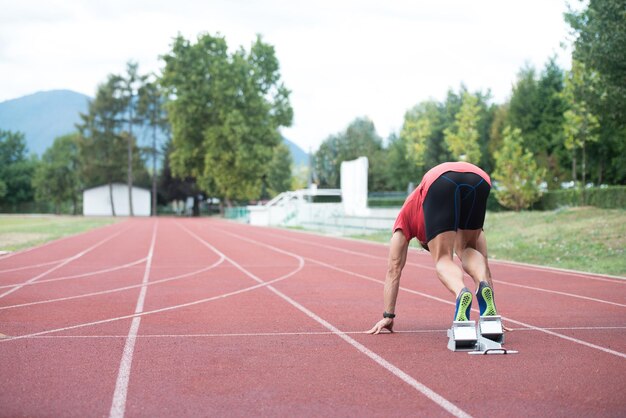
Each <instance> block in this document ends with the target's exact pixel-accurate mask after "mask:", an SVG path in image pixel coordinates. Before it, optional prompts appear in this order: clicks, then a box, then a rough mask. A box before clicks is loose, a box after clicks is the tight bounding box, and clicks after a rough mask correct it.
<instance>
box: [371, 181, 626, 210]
mask: <svg viewBox="0 0 626 418" xmlns="http://www.w3.org/2000/svg"><path fill="white" fill-rule="evenodd" d="M405 198H406V196H405V197H398V196H393V197H384V196H376V197H370V198H369V199H368V200H367V204H368V205H369V207H371V208H390V207H398V208H399V207H401V206H402V204H403V203H404V200H405ZM563 206H596V207H599V208H603V209H626V186H606V187H593V188H589V189H584V190H581V189H568V190H551V191H549V192H546V193H544V194H543V196H542V197H541V199H540V200H539V201H538V202H536V203H535V204H534V205H532V209H533V210H554V209H558V208H560V207H563ZM487 210H488V211H491V212H500V211H503V210H507V209H506V208H505V207H503V206H502V205H501V204H500V203H498V201H497V200H496V197H495V195H494V193H491V194H489V199H488V200H487Z"/></svg>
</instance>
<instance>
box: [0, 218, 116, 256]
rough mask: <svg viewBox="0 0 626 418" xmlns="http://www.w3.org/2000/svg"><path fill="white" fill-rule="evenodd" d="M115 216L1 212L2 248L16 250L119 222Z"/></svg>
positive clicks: (1, 249)
mask: <svg viewBox="0 0 626 418" xmlns="http://www.w3.org/2000/svg"><path fill="white" fill-rule="evenodd" d="M118 220H119V219H115V218H83V217H81V216H51V215H0V251H17V250H21V249H23V248H28V247H33V246H35V245H39V244H43V243H44V242H47V241H52V240H55V239H58V238H62V237H65V236H67V235H74V234H78V233H80V232H84V231H87V230H89V229H92V228H97V227H99V226H103V225H108V224H111V223H113V222H117V221H118Z"/></svg>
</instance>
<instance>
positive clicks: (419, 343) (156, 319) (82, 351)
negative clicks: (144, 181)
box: [0, 219, 626, 417]
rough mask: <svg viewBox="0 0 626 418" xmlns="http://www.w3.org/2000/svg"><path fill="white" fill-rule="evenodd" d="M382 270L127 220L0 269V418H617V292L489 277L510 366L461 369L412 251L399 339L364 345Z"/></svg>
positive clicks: (622, 303) (553, 274) (210, 223)
mask: <svg viewBox="0 0 626 418" xmlns="http://www.w3.org/2000/svg"><path fill="white" fill-rule="evenodd" d="M386 257H387V248H386V247H385V246H383V245H376V244H370V243H364V242H357V241H349V240H341V239H334V238H328V237H320V236H315V235H310V234H303V233H298V232H292V231H286V230H277V229H267V228H254V227H250V226H247V225H240V224H234V223H229V222H224V221H218V220H207V219H193V220H192V219H181V220H177V219H159V220H153V219H134V220H129V221H127V222H123V223H120V224H116V225H113V226H110V227H106V228H101V229H97V230H94V231H91V232H88V233H86V234H82V235H78V236H74V237H71V238H67V239H64V240H61V241H57V242H54V243H51V244H48V245H45V246H42V247H39V248H35V249H32V250H30V251H26V252H22V253H16V254H14V255H10V256H8V257H6V256H5V257H3V258H0V332H1V333H4V334H6V335H8V336H10V337H11V338H8V339H3V340H0V353H1V358H0V416H81V417H82V416H106V415H110V416H123V415H126V416H129V417H134V416H150V417H154V416H385V417H390V416H402V417H406V416H420V415H421V416H424V415H426V416H447V415H450V414H452V415H457V416H466V415H473V416H502V417H505V416H506V417H509V416H542V417H543V416H547V415H549V416H551V417H557V416H568V417H571V416H626V332H624V331H625V330H626V315H625V313H626V280H622V279H619V278H611V277H602V276H594V275H586V274H579V273H570V272H563V271H555V270H547V269H540V268H535V267H530V266H520V265H511V264H505V263H495V262H494V263H493V264H492V271H493V273H494V279H495V286H496V287H495V290H496V298H497V302H498V308H499V310H500V313H501V314H502V315H503V316H504V317H505V318H506V323H507V325H508V326H510V327H512V328H514V329H515V330H514V332H511V333H508V334H507V335H506V344H505V346H506V347H508V348H511V349H515V350H519V352H520V354H517V355H507V356H469V355H468V354H467V353H462V352H456V353H454V352H451V351H449V350H448V349H447V348H446V344H447V337H446V332H445V330H446V328H447V327H449V325H450V321H451V317H452V314H453V309H454V307H453V303H452V297H451V296H450V295H449V294H448V293H447V291H446V290H445V289H444V288H443V286H442V285H441V284H440V283H439V281H438V280H437V279H436V276H435V274H434V271H433V267H432V261H431V260H430V257H429V256H428V255H427V254H424V253H421V252H417V251H415V252H410V254H409V260H408V265H407V267H406V269H405V273H404V277H403V279H402V283H401V286H402V290H401V292H400V296H399V300H398V307H397V313H398V318H397V320H396V326H395V327H396V331H398V332H396V333H394V334H385V335H378V336H371V335H367V334H363V333H362V331H364V330H367V329H369V328H370V327H371V326H372V325H373V324H374V323H375V322H376V321H377V320H378V319H379V317H380V314H381V312H382V288H383V286H382V283H383V280H384V274H385V269H386ZM142 283H143V284H144V285H142ZM468 284H470V283H469V280H468ZM470 286H471V284H470ZM473 315H474V316H475V315H476V313H475V312H474V314H473Z"/></svg>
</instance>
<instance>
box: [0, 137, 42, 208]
mask: <svg viewBox="0 0 626 418" xmlns="http://www.w3.org/2000/svg"><path fill="white" fill-rule="evenodd" d="M37 164H38V162H37V158H36V157H35V156H31V157H30V158H28V157H27V156H26V141H25V139H24V135H23V134H21V133H19V132H10V131H3V130H0V204H9V205H16V204H20V203H22V202H29V201H31V200H32V199H33V195H34V191H33V188H32V185H31V182H32V177H33V173H34V171H35V168H36V166H37Z"/></svg>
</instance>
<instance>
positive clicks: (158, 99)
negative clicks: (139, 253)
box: [137, 77, 169, 216]
mask: <svg viewBox="0 0 626 418" xmlns="http://www.w3.org/2000/svg"><path fill="white" fill-rule="evenodd" d="M164 102H165V98H164V97H163V92H162V89H161V87H160V86H159V84H158V80H155V79H154V77H153V80H151V81H149V82H145V83H144V84H143V85H142V86H141V87H140V88H139V102H138V106H137V114H138V115H139V117H140V119H142V120H144V121H146V123H147V125H148V127H149V128H150V131H151V137H152V147H151V149H150V154H151V157H152V216H156V215H157V158H158V155H159V145H160V144H159V138H160V135H161V134H162V133H164V132H168V131H169V124H168V120H167V114H166V113H165V108H164Z"/></svg>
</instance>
